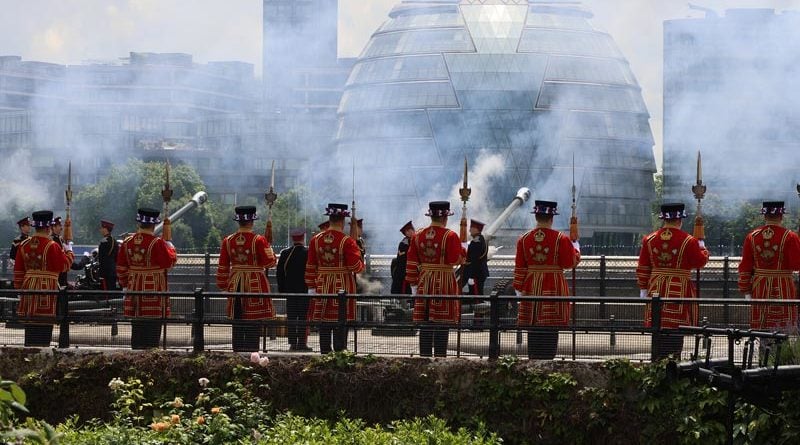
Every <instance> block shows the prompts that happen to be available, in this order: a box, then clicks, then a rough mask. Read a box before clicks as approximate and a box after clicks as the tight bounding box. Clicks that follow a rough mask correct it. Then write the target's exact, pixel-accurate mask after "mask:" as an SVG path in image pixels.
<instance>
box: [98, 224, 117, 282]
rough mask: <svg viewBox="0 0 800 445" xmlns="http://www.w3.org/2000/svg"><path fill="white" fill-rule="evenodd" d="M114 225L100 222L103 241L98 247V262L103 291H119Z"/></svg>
mask: <svg viewBox="0 0 800 445" xmlns="http://www.w3.org/2000/svg"><path fill="white" fill-rule="evenodd" d="M112 230H114V223H112V222H111V221H106V220H101V221H100V234H101V235H103V240H102V241H100V245H99V246H98V247H97V261H98V262H99V263H100V281H101V282H102V285H103V289H105V290H117V251H118V247H117V241H116V240H115V239H114V237H113V236H111V231H112Z"/></svg>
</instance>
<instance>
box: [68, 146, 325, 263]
mask: <svg viewBox="0 0 800 445" xmlns="http://www.w3.org/2000/svg"><path fill="white" fill-rule="evenodd" d="M164 171H165V169H164V163H163V162H143V161H141V160H136V159H131V160H129V161H128V162H127V163H125V164H122V165H115V166H112V167H111V169H110V170H109V171H108V173H107V175H106V176H104V177H102V178H101V179H100V180H99V181H98V183H97V184H94V185H91V186H88V187H86V188H84V189H82V190H80V191H79V192H78V193H76V195H75V199H74V202H73V212H72V214H73V227H74V235H75V242H76V243H77V244H95V243H97V242H98V241H99V238H100V235H99V232H98V230H99V221H100V220H101V219H107V220H110V221H113V222H114V223H115V224H116V227H115V229H114V234H115V236H120V235H122V234H124V233H126V232H133V231H134V230H135V229H136V221H135V215H136V209H137V208H139V207H151V208H154V209H158V210H162V208H163V201H162V197H161V190H162V189H163V187H164ZM170 187H171V188H172V190H173V191H174V193H173V196H172V200H171V202H170V206H169V210H170V213H172V212H174V211H176V210H177V209H179V208H180V207H182V206H183V205H184V204H186V203H187V202H189V200H190V199H191V198H192V196H193V195H194V194H195V193H197V192H198V191H201V190H206V187H205V185H204V184H203V181H202V180H201V178H200V176H199V175H198V174H197V172H196V171H195V170H194V169H193V168H192V167H191V166H190V165H188V164H177V165H172V166H171V167H170ZM303 193H305V192H304V191H303V190H302V189H294V190H290V191H288V192H285V193H281V194H280V195H279V197H278V200H277V201H276V203H275V205H274V206H273V233H274V235H275V244H276V247H280V246H282V245H285V244H286V243H287V241H286V240H287V238H288V235H287V234H288V230H289V229H290V228H291V227H296V226H300V227H302V226H303V224H302V220H303V217H302V213H301V212H302V210H301V209H302V204H303V200H302V199H301V196H302V195H303ZM237 204H238V205H255V206H256V207H257V208H258V211H259V214H260V217H261V220H260V221H259V222H258V223H257V224H256V231H257V232H259V233H263V232H264V228H265V224H266V217H267V209H266V205H265V204H264V202H263V201H261V202H258V200H256V199H254V198H247V199H245V200H243V201H242V202H239V203H237ZM234 207H235V206H234V205H233V204H221V203H218V202H213V200H211V199H209V201H208V202H206V204H204V205H203V206H202V207H200V208H197V209H193V210H191V211H190V212H189V213H187V214H185V215H183V217H182V218H181V219H180V220H177V221H173V222H172V237H173V242H174V243H175V245H176V246H177V247H178V249H179V250H180V251H181V252H206V251H210V252H216V251H217V250H218V249H219V246H220V243H221V241H222V237H224V236H225V235H227V234H229V233H232V232H234V231H236V227H237V226H236V222H235V221H234V220H233V214H234ZM163 217H164V215H163V214H162V218H163ZM315 225H316V224H315Z"/></svg>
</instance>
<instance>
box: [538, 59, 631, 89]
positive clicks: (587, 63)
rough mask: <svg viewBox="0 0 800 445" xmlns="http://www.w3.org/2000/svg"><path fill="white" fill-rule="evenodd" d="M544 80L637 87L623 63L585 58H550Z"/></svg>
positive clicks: (613, 60)
mask: <svg viewBox="0 0 800 445" xmlns="http://www.w3.org/2000/svg"><path fill="white" fill-rule="evenodd" d="M545 80H565V81H573V82H591V83H609V84H622V85H637V84H636V78H635V77H634V76H633V73H632V72H631V69H630V66H629V65H628V64H627V63H626V62H625V61H623V60H619V59H591V58H586V57H565V56H551V57H550V63H549V64H548V65H547V75H546V76H545Z"/></svg>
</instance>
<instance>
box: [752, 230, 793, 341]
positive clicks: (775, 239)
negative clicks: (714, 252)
mask: <svg viewBox="0 0 800 445" xmlns="http://www.w3.org/2000/svg"><path fill="white" fill-rule="evenodd" d="M795 270H800V237H798V236H797V234H796V233H794V232H793V231H791V230H788V229H786V228H783V227H781V226H777V225H765V226H761V227H759V228H757V229H755V230H753V231H752V232H750V233H748V234H747V237H746V238H745V239H744V248H743V250H742V261H741V262H740V263H739V290H740V291H741V292H742V293H743V294H752V296H753V298H754V299H756V300H766V299H769V300H780V299H792V298H795V296H796V295H797V293H796V290H795V285H794V278H793V277H792V272H793V271H795ZM796 324H797V308H796V307H795V306H787V305H777V304H774V305H755V304H754V305H753V306H752V310H751V311H750V327H751V328H753V329H767V328H785V327H789V326H791V327H794V326H796Z"/></svg>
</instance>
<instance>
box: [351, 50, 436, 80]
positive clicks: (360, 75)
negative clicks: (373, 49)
mask: <svg viewBox="0 0 800 445" xmlns="http://www.w3.org/2000/svg"><path fill="white" fill-rule="evenodd" d="M437 79H442V80H445V79H447V67H446V66H445V63H444V60H443V59H442V56H441V55H435V56H406V57H390V58H386V59H377V60H367V61H364V62H361V63H359V64H357V65H356V66H355V67H354V68H353V72H352V74H351V75H350V80H348V83H347V84H348V85H355V84H359V83H375V82H392V81H395V82H396V81H404V80H437Z"/></svg>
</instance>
